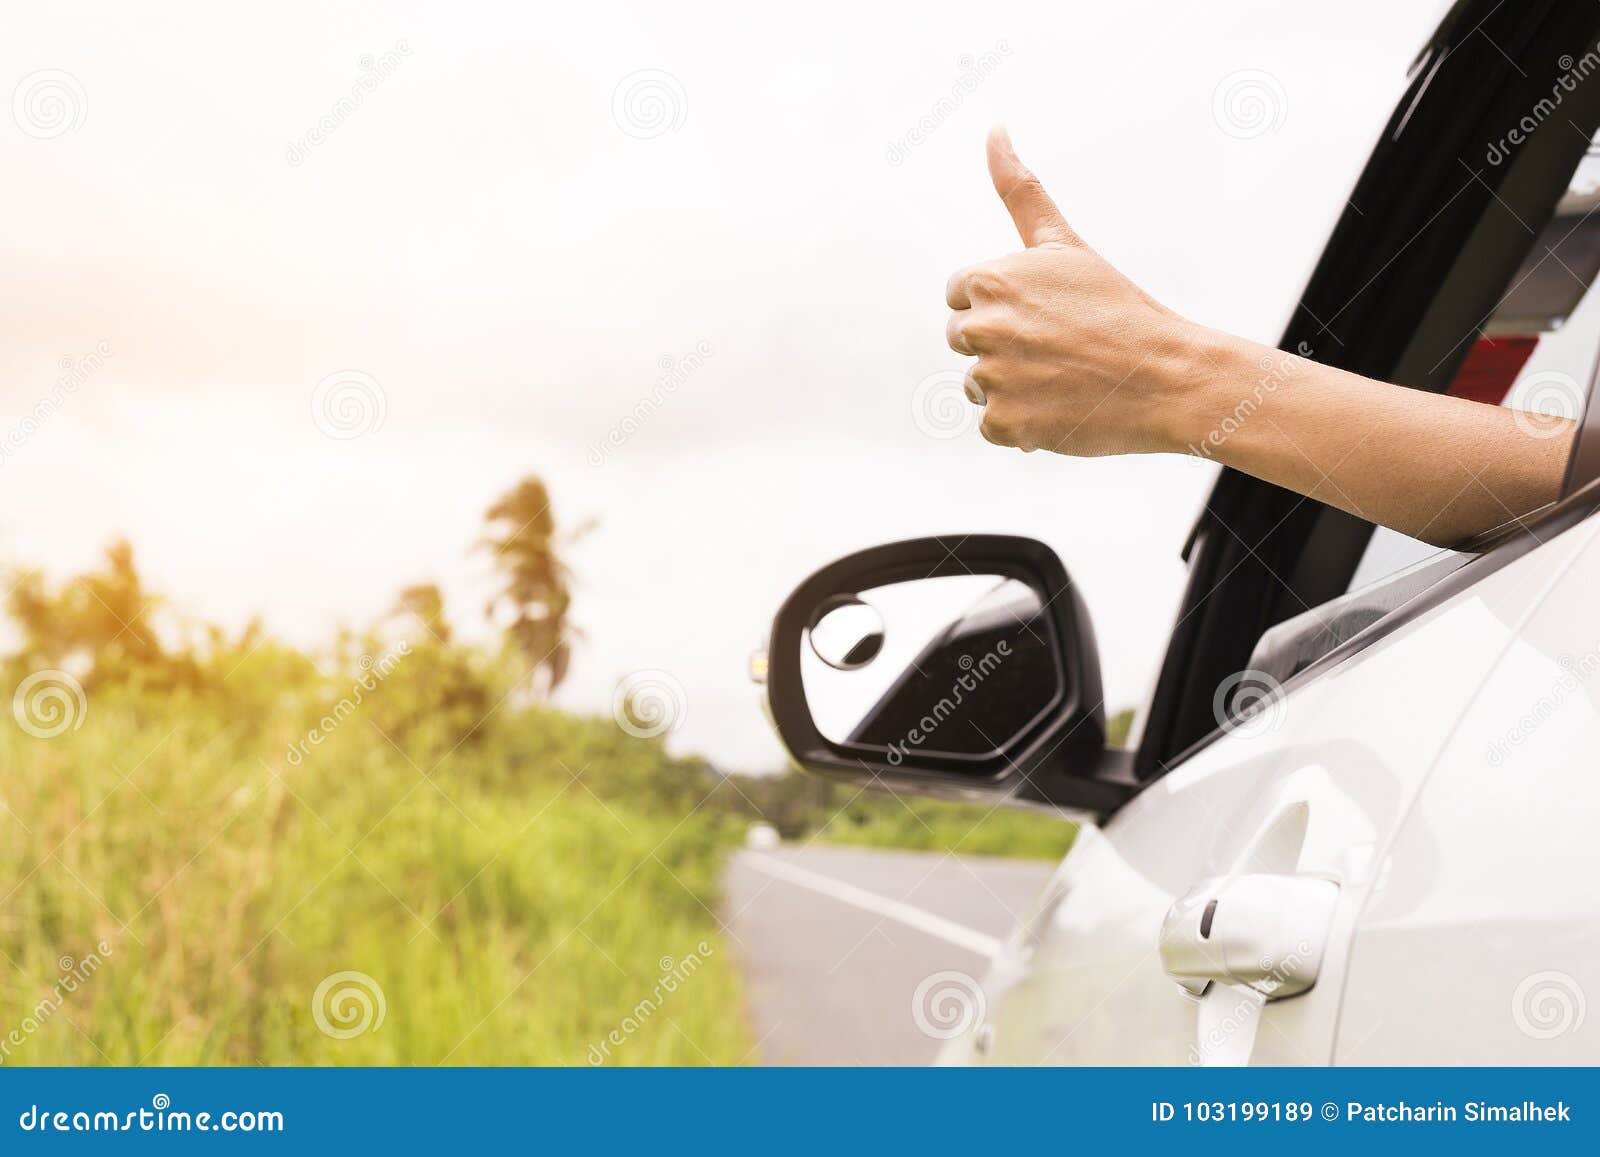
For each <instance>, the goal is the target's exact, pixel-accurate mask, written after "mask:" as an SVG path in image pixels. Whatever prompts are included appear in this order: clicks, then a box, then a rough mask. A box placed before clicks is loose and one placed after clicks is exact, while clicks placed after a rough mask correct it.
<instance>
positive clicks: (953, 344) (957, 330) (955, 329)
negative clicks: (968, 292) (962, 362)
mask: <svg viewBox="0 0 1600 1157" xmlns="http://www.w3.org/2000/svg"><path fill="white" fill-rule="evenodd" d="M964 312H965V311H963V312H961V313H952V314H951V315H950V319H949V320H948V321H946V322H945V323H944V340H945V344H947V345H948V346H949V347H950V348H951V349H953V350H955V351H956V353H958V354H970V353H971V352H972V344H971V337H970V335H969V334H968V333H967V321H966V318H965V316H964Z"/></svg>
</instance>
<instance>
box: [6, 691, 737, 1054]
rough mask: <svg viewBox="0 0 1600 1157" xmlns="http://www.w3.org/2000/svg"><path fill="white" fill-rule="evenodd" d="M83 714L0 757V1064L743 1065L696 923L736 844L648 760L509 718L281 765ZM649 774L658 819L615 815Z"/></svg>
mask: <svg viewBox="0 0 1600 1157" xmlns="http://www.w3.org/2000/svg"><path fill="white" fill-rule="evenodd" d="M103 698H104V699H105V700H106V701H104V702H102V701H101V699H100V698H96V699H92V700H91V701H90V703H89V706H88V710H87V712H86V718H85V719H84V721H83V725H82V726H81V728H80V729H78V730H76V731H70V730H69V731H67V732H66V733H64V734H62V735H59V736H56V737H54V738H49V739H41V738H36V737H34V736H31V735H27V734H24V733H22V732H21V731H20V730H18V729H16V728H11V727H7V728H3V729H0V760H3V765H4V766H5V767H6V768H7V775H6V781H5V784H4V788H3V791H4V795H3V800H4V805H5V808H4V811H3V812H0V879H4V880H5V881H6V882H7V883H6V885H5V886H6V888H7V890H8V892H9V895H7V896H6V897H5V898H4V902H3V903H0V951H3V952H4V956H5V959H6V961H7V962H8V963H6V964H4V965H0V1034H5V1033H7V1032H8V1031H9V1032H13V1033H15V1034H16V1035H15V1036H13V1037H11V1038H9V1039H8V1040H7V1042H6V1046H5V1050H4V1054H5V1055H4V1056H3V1058H0V1059H3V1061H4V1063H8V1064H97V1063H117V1064H138V1063H146V1064H235V1065H247V1064H273V1065H277V1064H435V1063H441V1062H443V1063H449V1064H585V1063H596V1061H597V1060H598V1061H604V1062H606V1063H620V1064H698V1063H712V1062H715V1063H719V1064H736V1063H739V1062H740V1061H741V1060H743V1059H744V1058H745V1055H746V1050H747V1049H748V1048H749V1044H750V1042H749V1041H748V1039H747V1036H746V1032H745V1028H744V1025H743V1023H742V1021H741V1018H740V1015H739V1008H740V1002H739V998H738V986H737V983H736V977H735V973H734V968H733V963H732V961H731V960H730V959H729V955H728V953H727V951H726V950H725V947H724V945H723V943H722V941H721V939H720V938H719V937H718V935H717V932H716V929H717V925H716V921H715V920H714V919H713V917H712V915H711V910H712V909H713V908H714V906H715V904H716V898H717V896H716V885H717V873H718V870H719V865H720V860H721V849H722V847H723V846H724V845H725V844H726V843H727V842H728V841H730V840H734V839H737V838H738V837H739V835H740V834H741V833H742V831H743V827H744V825H743V823H740V822H735V821H733V820H732V819H731V818H730V817H729V816H727V815H726V814H724V813H722V812H720V811H719V810H718V809H716V808H714V807H711V808H702V809H700V810H698V811H694V812H692V814H691V812H690V806H691V804H692V800H691V799H690V797H692V796H694V795H695V793H696V792H697V791H698V790H699V789H700V786H701V785H700V784H699V782H697V781H696V779H695V769H694V768H693V767H691V766H688V765H682V764H677V763H674V761H671V760H669V759H667V758H666V756H665V755H664V754H663V753H662V752H661V750H660V748H659V745H656V744H652V743H645V742H641V741H638V740H633V739H630V738H628V737H626V736H622V735H621V734H620V733H618V732H617V731H616V729H615V728H614V727H611V726H610V725H609V723H610V721H609V720H607V721H604V722H600V721H575V720H567V719H563V718H561V717H555V716H549V715H541V714H538V713H527V712H520V713H510V714H508V717H507V720H506V721H505V725H504V726H502V727H499V728H497V729H496V730H495V732H494V735H493V736H492V739H491V741H490V742H488V743H468V744H464V745H463V746H462V747H460V748H458V749H457V750H456V751H455V752H454V753H451V754H445V753H444V752H443V751H441V750H439V749H438V747H437V745H434V746H431V747H430V746H428V745H423V744H419V745H415V746H414V747H412V749H411V750H403V749H402V748H403V747H405V746H406V745H405V744H402V745H401V746H396V745H394V744H391V742H390V741H389V739H388V738H386V737H385V735H384V734H381V733H380V732H379V731H378V729H377V724H376V722H375V721H374V720H373V719H371V718H361V717H352V718H349V719H347V720H345V721H344V722H343V723H342V724H341V725H340V726H339V727H338V728H337V729H336V730H335V731H334V732H333V734H332V735H331V736H329V737H328V739H327V740H326V741H325V742H324V743H323V744H322V745H320V746H319V747H318V748H317V750H316V752H315V755H314V757H313V758H307V759H304V760H303V761H302V762H301V764H300V766H298V767H296V766H291V765H289V764H288V763H287V762H286V761H285V758H284V753H285V751H286V750H287V749H288V745H289V743H290V742H291V740H292V737H293V735H294V732H292V731H290V730H289V729H288V728H287V727H281V728H279V729H278V730H277V731H276V732H274V731H273V729H272V728H270V727H269V728H258V727H255V726H251V725H249V724H245V725H233V726H230V725H229V724H228V723H227V722H226V721H225V720H223V719H219V718H217V717H215V715H214V713H212V712H210V711H208V710H205V709H204V706H203V705H199V704H191V705H189V706H188V707H187V708H183V707H179V706H178V705H176V704H175V703H174V704H168V705H167V706H166V707H164V708H160V709H155V710H152V709H151V707H150V704H149V703H148V702H145V703H132V704H130V703H119V702H117V701H116V700H115V697H114V696H105V697H103ZM648 776H661V777H664V778H665V779H667V780H668V781H670V780H672V779H673V778H674V777H676V779H677V784H676V785H675V786H676V788H678V789H681V791H682V795H683V797H684V800H685V801H686V802H685V804H684V806H683V807H682V808H680V809H678V810H676V811H673V810H669V809H668V808H667V807H665V806H663V804H664V801H663V800H662V799H661V797H660V796H659V795H656V794H652V795H651V796H649V797H647V799H646V801H645V802H646V804H647V806H645V807H638V806H631V805H630V804H629V803H627V802H626V801H624V800H622V799H619V798H617V797H618V795H619V794H621V793H618V792H616V790H615V788H616V786H617V782H618V781H619V780H622V779H626V780H627V781H629V782H631V783H639V782H641V781H643V779H644V778H645V777H648ZM665 786H667V787H668V788H672V787H673V786H674V785H673V784H671V783H670V782H669V783H667V784H666V785H665ZM669 794H670V792H669ZM607 795H609V796H611V797H612V798H610V799H607V798H604V797H605V796H607ZM102 944H103V945H104V950H101V949H99V948H97V946H98V945H102ZM97 957H98V963H96V964H93V966H92V967H91V962H92V961H94V960H95V958H97ZM85 969H89V974H88V975H87V976H86V977H84V976H83V975H82V974H83V973H84V970H85ZM340 974H361V976H360V977H350V976H346V977H342V978H340ZM330 977H335V978H337V979H334V980H333V981H332V982H331V983H328V984H325V983H324V982H326V981H328V979H329V978H330ZM63 980H66V981H67V985H66V987H70V988H72V989H73V991H63V987H64V986H63ZM319 985H323V986H324V988H323V991H322V993H321V995H320V997H319V996H318V990H319ZM379 992H381V1002H382V1022H381V1024H378V1023H377V1021H378V1012H379V1003H378V1002H379V999H380V997H379V995H378V994H379ZM53 1001H59V1004H58V1005H57V1006H55V1007H52V1002H53ZM641 1002H644V1003H643V1004H641ZM352 1030H360V1031H353V1032H352ZM347 1033H349V1034H350V1035H345V1034H347ZM613 1034H614V1035H613ZM17 1036H20V1037H21V1043H20V1044H18V1043H15V1039H16V1037H17ZM618 1041H620V1043H616V1042H618Z"/></svg>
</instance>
